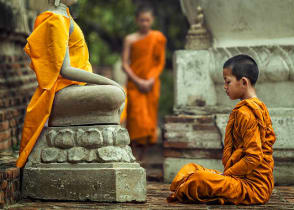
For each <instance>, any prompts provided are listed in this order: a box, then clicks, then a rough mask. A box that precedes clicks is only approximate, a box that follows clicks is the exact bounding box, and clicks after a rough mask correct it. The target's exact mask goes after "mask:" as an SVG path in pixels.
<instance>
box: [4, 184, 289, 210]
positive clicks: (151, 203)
mask: <svg viewBox="0 0 294 210" xmlns="http://www.w3.org/2000/svg"><path fill="white" fill-rule="evenodd" d="M168 187H169V185H168V184H163V183H160V182H150V183H148V195H147V202H146V203H136V204H134V203H125V204H119V203H111V204H110V203H88V202H84V203H81V202H43V201H31V200H22V201H20V202H19V203H17V204H15V205H12V206H9V207H7V209H10V210H19V209H25V210H37V209H42V210H43V209H107V210H111V209H294V186H279V187H275V189H274V192H273V195H272V198H271V200H270V201H269V203H268V204H266V205H257V206H234V205H225V206H220V205H199V204H180V203H167V202H166V197H167V196H168V195H169V191H168Z"/></svg>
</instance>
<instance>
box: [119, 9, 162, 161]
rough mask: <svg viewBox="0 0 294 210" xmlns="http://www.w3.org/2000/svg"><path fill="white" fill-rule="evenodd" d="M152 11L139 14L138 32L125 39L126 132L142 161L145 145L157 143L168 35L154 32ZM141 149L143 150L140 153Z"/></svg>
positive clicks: (137, 15)
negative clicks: (160, 97)
mask: <svg viewBox="0 0 294 210" xmlns="http://www.w3.org/2000/svg"><path fill="white" fill-rule="evenodd" d="M153 21H154V15H153V10H152V8H150V7H148V6H142V7H140V8H139V9H138V10H137V12H136V23H137V25H138V28H139V30H138V31H137V32H135V33H133V34H130V35H128V36H126V38H125V41H124V48H123V53H122V60H123V69H124V71H125V72H126V74H127V76H128V83H127V98H128V105H127V120H126V123H127V129H128V131H129V134H130V138H131V142H132V146H133V149H134V150H135V154H136V153H137V154H138V153H140V155H139V157H138V158H139V159H140V160H142V158H143V155H144V151H145V149H146V145H148V144H154V143H156V141H157V135H156V128H157V107H158V99H159V94H160V80H159V76H160V74H161V72H162V70H163V68H164V64H165V44H166V38H165V36H164V35H163V34H162V33H161V32H159V31H155V30H152V29H151V27H152V24H153ZM138 146H141V147H142V151H138V149H139V148H138Z"/></svg>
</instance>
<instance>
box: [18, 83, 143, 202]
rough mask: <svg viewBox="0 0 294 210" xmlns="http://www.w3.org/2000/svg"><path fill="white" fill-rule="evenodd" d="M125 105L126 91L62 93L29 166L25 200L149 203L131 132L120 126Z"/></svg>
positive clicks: (82, 89) (74, 88)
mask: <svg viewBox="0 0 294 210" xmlns="http://www.w3.org/2000/svg"><path fill="white" fill-rule="evenodd" d="M123 101H124V96H123V93H122V91H121V90H120V89H119V88H116V87H112V86H71V87H67V88H65V89H63V90H61V91H59V92H58V93H57V94H56V97H55V102H54V107H53V109H52V113H51V116H50V119H49V127H45V128H44V129H43V131H42V134H41V135H40V137H39V138H38V141H37V143H36V145H35V147H34V149H33V151H32V153H31V154H30V156H29V159H28V162H27V164H26V165H25V168H24V171H23V183H22V194H23V197H25V198H34V199H45V200H73V201H98V202H132V201H135V202H145V201H146V172H145V169H143V168H142V167H140V165H139V164H138V163H136V159H135V157H134V156H133V154H132V150H131V148H130V146H129V144H130V138H129V134H128V131H127V130H126V129H125V128H122V127H121V126H120V125H119V122H118V121H119V111H118V110H119V107H120V105H121V104H122V102H123ZM70 102H71V103H70ZM62 110H63V111H62ZM83 113H85V114H83ZM79 119H80V120H79ZM79 123H80V125H79Z"/></svg>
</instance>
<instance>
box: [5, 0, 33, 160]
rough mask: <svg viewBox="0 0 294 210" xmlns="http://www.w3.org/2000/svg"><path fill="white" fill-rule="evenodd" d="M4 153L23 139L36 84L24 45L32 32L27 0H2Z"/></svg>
mask: <svg viewBox="0 0 294 210" xmlns="http://www.w3.org/2000/svg"><path fill="white" fill-rule="evenodd" d="M0 8H1V9H0V154H1V152H6V151H11V150H12V148H13V146H17V145H18V144H19V142H20V138H21V131H22V126H23V120H24V114H25V108H26V106H27V104H28V102H29V101H30V98H31V96H32V94H33V92H34V90H35V88H36V85H37V83H36V79H35V74H34V72H33V71H32V70H31V69H30V68H29V67H28V65H27V64H28V63H29V62H28V61H27V58H26V56H25V54H24V51H23V47H24V45H25V43H26V37H27V36H28V35H29V24H28V16H27V15H26V12H27V10H26V8H25V1H19V0H10V1H3V0H0Z"/></svg>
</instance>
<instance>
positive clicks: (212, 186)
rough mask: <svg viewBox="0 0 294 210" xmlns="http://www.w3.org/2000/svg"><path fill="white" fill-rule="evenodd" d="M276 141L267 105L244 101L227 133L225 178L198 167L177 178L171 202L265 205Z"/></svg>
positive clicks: (190, 166) (271, 184)
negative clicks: (273, 147)
mask: <svg viewBox="0 0 294 210" xmlns="http://www.w3.org/2000/svg"><path fill="white" fill-rule="evenodd" d="M275 140H276V137H275V134H274V131H273V128H272V123H271V119H270V116H269V113H268V110H267V108H266V106H265V105H264V103H262V102H261V101H260V100H259V99H257V98H251V99H247V100H243V101H241V102H240V103H238V104H237V106H236V107H235V108H234V109H233V111H232V113H231V115H230V118H229V121H228V125H227V128H226V134H225V146H224V151H223V165H224V175H222V174H221V172H218V171H216V170H211V169H206V168H204V167H202V166H200V165H197V164H193V163H190V164H187V165H185V166H184V167H183V168H182V169H181V170H180V171H179V172H178V174H177V176H176V177H175V178H174V180H173V182H172V184H171V186H170V189H171V191H173V193H172V195H171V196H170V197H169V198H168V200H169V201H176V200H178V201H181V202H185V201H188V202H196V203H206V202H217V203H220V204H224V203H232V204H264V203H266V202H267V201H268V200H269V198H270V196H271V193H272V190H273V187H274V179H273V168H274V160H273V157H272V153H273V149H272V146H273V144H274V142H275Z"/></svg>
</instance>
